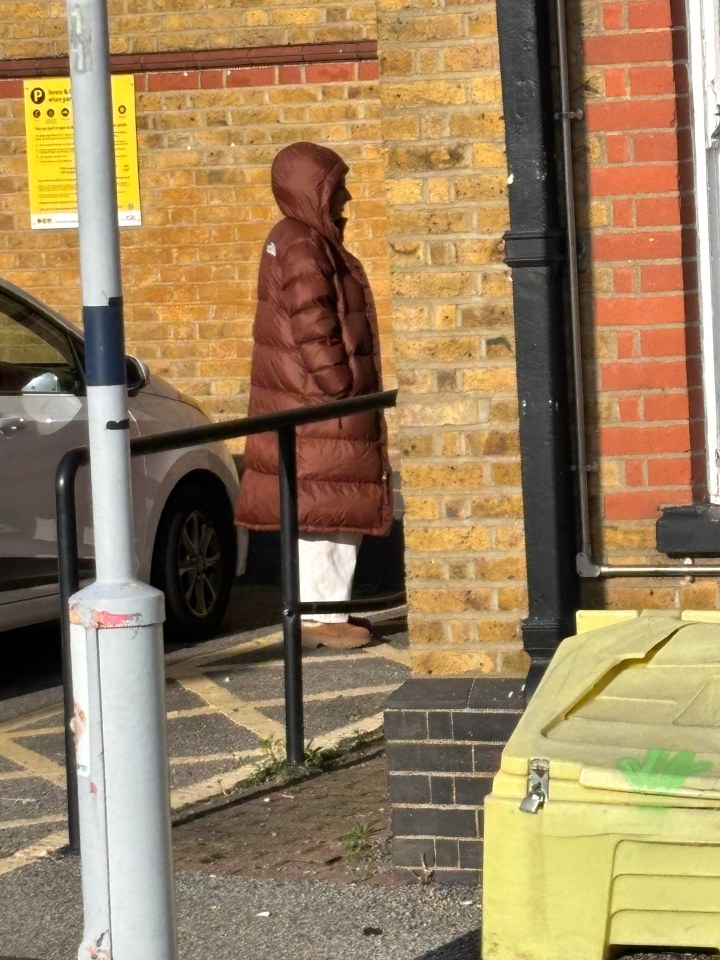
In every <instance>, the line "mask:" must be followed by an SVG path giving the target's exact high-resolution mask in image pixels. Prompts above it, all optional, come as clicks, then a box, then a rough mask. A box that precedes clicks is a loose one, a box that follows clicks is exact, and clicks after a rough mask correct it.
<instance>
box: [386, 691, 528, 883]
mask: <svg viewBox="0 0 720 960" xmlns="http://www.w3.org/2000/svg"><path fill="white" fill-rule="evenodd" d="M523 686H524V681H523V680H520V679H508V678H505V677H479V678H477V679H472V678H468V677H458V678H453V677H415V678H412V679H410V680H407V681H406V682H405V683H404V684H403V685H402V686H401V687H400V688H399V689H398V690H397V691H396V692H395V693H394V694H393V695H392V696H391V697H390V699H389V700H388V703H387V709H386V711H385V738H386V741H387V763H388V773H389V782H390V803H391V805H392V829H393V863H394V865H395V866H396V867H400V868H404V869H407V870H411V871H412V872H414V873H415V874H416V875H418V876H421V875H423V874H426V873H427V872H429V871H432V872H433V875H434V878H435V880H437V881H439V882H441V883H468V884H473V883H477V882H478V880H479V878H480V871H481V869H482V830H483V806H484V802H485V797H486V796H487V794H488V793H490V791H491V789H492V781H493V776H494V775H495V773H496V772H497V770H498V769H499V767H500V758H501V755H502V751H503V747H504V746H505V744H506V743H507V741H508V739H509V737H510V734H511V733H512V731H513V730H514V729H515V726H516V724H517V722H518V720H519V719H520V716H521V715H522V713H523V711H524V709H525V699H524V696H523Z"/></svg>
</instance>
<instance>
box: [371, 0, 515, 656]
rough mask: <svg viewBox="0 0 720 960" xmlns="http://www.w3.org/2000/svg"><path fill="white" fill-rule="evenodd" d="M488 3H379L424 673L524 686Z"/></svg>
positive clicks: (396, 314)
mask: <svg viewBox="0 0 720 960" xmlns="http://www.w3.org/2000/svg"><path fill="white" fill-rule="evenodd" d="M494 10H495V5H494V3H492V2H482V0H481V2H476V3H453V2H451V0H447V2H438V3H436V4H434V5H433V7H432V9H428V8H426V7H420V6H417V7H415V6H413V5H408V4H406V3H401V2H397V0H379V2H378V38H379V40H378V46H379V56H380V70H381V87H380V89H381V100H382V111H383V118H382V130H383V139H384V142H385V146H386V149H387V152H388V181H387V196H388V204H389V231H390V232H389V243H390V249H391V277H392V281H391V283H392V297H393V320H394V345H395V358H396V369H397V377H398V383H399V386H400V389H401V400H400V405H399V407H398V417H399V442H400V447H401V450H402V478H403V489H404V491H405V495H406V501H405V502H406V515H405V537H406V544H407V554H406V559H407V573H408V584H409V595H410V617H411V637H412V640H413V645H412V649H413V663H414V666H415V669H416V670H418V671H420V672H427V673H451V672H464V671H469V670H472V671H482V672H493V671H502V672H505V673H516V672H522V671H523V670H524V669H525V657H524V654H523V653H522V645H521V641H520V637H519V630H518V626H519V621H520V619H521V617H522V616H523V614H524V612H525V610H526V597H525V585H524V549H523V528H522V498H521V493H520V486H519V484H520V467H519V448H518V425H517V395H516V387H515V351H514V339H513V324H512V311H511V295H510V281H509V272H508V269H507V268H506V266H505V265H504V264H503V260H502V257H503V245H502V234H503V231H504V230H505V229H506V228H507V226H508V209H507V199H506V179H507V169H506V162H505V154H504V128H503V122H502V108H501V90H500V79H499V66H498V50H497V43H496V24H495V16H494Z"/></svg>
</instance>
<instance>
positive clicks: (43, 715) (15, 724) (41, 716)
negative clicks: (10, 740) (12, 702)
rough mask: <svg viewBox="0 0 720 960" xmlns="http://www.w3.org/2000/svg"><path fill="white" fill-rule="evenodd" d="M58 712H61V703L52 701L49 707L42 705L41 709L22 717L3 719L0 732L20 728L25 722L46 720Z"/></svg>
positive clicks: (8, 731)
mask: <svg viewBox="0 0 720 960" xmlns="http://www.w3.org/2000/svg"><path fill="white" fill-rule="evenodd" d="M58 713H62V705H61V704H57V703H54V704H53V705H52V706H51V707H43V708H42V709H41V710H36V711H35V712H34V713H26V714H24V715H23V716H22V717H16V718H15V719H14V720H5V721H4V723H0V734H3V733H10V732H11V731H13V730H18V729H21V728H22V727H24V726H25V725H26V724H29V723H37V721H38V720H47V719H48V717H54V716H56V715H57V714H58Z"/></svg>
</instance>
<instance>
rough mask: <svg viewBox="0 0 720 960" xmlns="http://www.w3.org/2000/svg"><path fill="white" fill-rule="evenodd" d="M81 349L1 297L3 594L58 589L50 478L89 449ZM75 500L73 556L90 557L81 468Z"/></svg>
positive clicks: (26, 306) (57, 327)
mask: <svg viewBox="0 0 720 960" xmlns="http://www.w3.org/2000/svg"><path fill="white" fill-rule="evenodd" d="M82 347H83V343H82V340H81V339H80V338H79V337H77V336H75V335H73V334H72V333H71V332H70V331H69V330H68V329H67V328H66V327H64V326H63V325H62V324H60V323H58V322H57V321H55V320H54V319H53V318H52V317H51V316H47V315H45V314H43V313H41V312H40V311H39V310H37V309H36V308H35V307H34V305H33V304H31V303H29V302H26V301H23V300H21V299H19V298H17V297H16V296H15V295H13V294H11V293H9V292H7V291H4V290H0V465H1V469H2V474H1V475H2V496H0V590H2V591H13V590H18V589H24V588H27V587H38V586H40V585H42V584H43V583H52V584H54V583H55V582H56V578H57V559H56V558H57V537H56V527H55V471H56V469H57V465H58V463H59V461H60V458H61V457H62V456H63V454H64V453H65V452H66V451H67V450H69V449H70V448H71V447H78V446H83V445H85V444H87V442H88V432H87V400H86V396H85V381H84V373H83V369H82ZM133 432H136V430H134V431H133ZM134 466H136V465H135V464H134ZM137 466H140V465H139V464H137ZM133 472H134V473H136V472H137V471H136V470H134V471H133ZM137 479H139V480H141V477H138V478H137ZM141 485H142V484H141ZM139 492H140V494H141V495H142V490H140V491H139ZM76 493H77V503H78V546H79V552H80V556H81V558H83V557H84V558H91V557H92V555H93V544H92V524H91V511H90V502H89V483H88V470H87V468H83V469H82V470H81V471H80V474H79V475H78V481H77V485H76ZM6 596H7V593H6Z"/></svg>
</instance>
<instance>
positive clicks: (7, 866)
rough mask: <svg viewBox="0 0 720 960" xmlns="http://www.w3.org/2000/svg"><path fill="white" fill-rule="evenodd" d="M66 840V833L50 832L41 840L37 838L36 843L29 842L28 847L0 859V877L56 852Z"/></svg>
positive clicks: (64, 844)
mask: <svg viewBox="0 0 720 960" xmlns="http://www.w3.org/2000/svg"><path fill="white" fill-rule="evenodd" d="M67 842H68V841H67V834H65V833H51V834H50V835H49V836H47V837H43V839H42V840H38V841H37V843H31V844H30V846H29V847H25V848H24V849H22V850H17V851H16V852H15V853H13V854H12V855H11V856H9V857H4V858H3V859H2V860H0V877H1V876H3V875H4V874H6V873H12V872H13V871H14V870H19V869H20V867H25V866H27V865H28V864H29V863H33V862H34V861H35V860H40V859H41V858H42V857H47V856H49V855H50V854H51V853H57V851H58V850H61V849H62V848H63V847H64V846H66V845H67Z"/></svg>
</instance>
